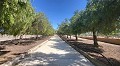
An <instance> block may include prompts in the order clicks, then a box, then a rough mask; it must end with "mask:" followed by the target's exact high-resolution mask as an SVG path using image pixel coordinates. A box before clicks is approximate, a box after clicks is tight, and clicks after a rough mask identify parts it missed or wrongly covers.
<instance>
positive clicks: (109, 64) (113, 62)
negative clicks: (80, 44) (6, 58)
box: [90, 54, 120, 66]
mask: <svg viewBox="0 0 120 66" xmlns="http://www.w3.org/2000/svg"><path fill="white" fill-rule="evenodd" d="M90 55H91V56H93V57H95V58H96V59H97V60H99V61H102V62H103V63H105V64H106V65H107V66H119V65H120V60H116V59H114V58H107V60H108V61H109V62H108V61H107V60H106V59H105V58H104V57H102V56H98V55H94V54H90Z"/></svg>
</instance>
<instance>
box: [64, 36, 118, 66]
mask: <svg viewBox="0 0 120 66" xmlns="http://www.w3.org/2000/svg"><path fill="white" fill-rule="evenodd" d="M62 39H63V40H65V41H66V42H67V43H68V44H70V45H72V46H75V47H77V48H79V49H80V50H83V51H84V52H87V53H89V55H90V56H92V57H94V58H95V59H97V60H99V61H101V62H103V63H105V64H106V65H107V66H119V65H120V60H116V59H114V58H106V57H105V56H104V57H103V56H102V55H101V54H102V53H103V52H104V50H103V49H101V48H96V47H94V45H93V44H87V43H83V42H81V41H75V40H72V41H70V40H69V39H67V38H65V37H62Z"/></svg>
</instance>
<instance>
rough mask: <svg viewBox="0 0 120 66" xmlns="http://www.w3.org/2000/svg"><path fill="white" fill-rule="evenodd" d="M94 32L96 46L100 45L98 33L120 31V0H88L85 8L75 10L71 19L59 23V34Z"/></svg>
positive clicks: (105, 33)
mask: <svg viewBox="0 0 120 66" xmlns="http://www.w3.org/2000/svg"><path fill="white" fill-rule="evenodd" d="M86 32H93V40H94V46H95V47H98V43H97V34H98V33H99V34H104V35H109V34H113V33H116V32H120V0H88V2H87V6H86V9H85V10H82V11H75V14H74V15H73V16H72V17H71V19H70V20H66V19H65V20H64V21H63V22H62V24H61V25H59V29H58V34H62V35H70V36H71V35H75V36H76V40H77V35H78V34H81V33H86Z"/></svg>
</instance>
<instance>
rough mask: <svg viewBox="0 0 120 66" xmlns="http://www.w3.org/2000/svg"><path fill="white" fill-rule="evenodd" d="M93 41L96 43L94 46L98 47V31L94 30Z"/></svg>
mask: <svg viewBox="0 0 120 66" xmlns="http://www.w3.org/2000/svg"><path fill="white" fill-rule="evenodd" d="M93 41H94V46H95V47H98V42H97V36H96V31H95V30H94V29H93Z"/></svg>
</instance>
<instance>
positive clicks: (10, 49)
mask: <svg viewBox="0 0 120 66" xmlns="http://www.w3.org/2000/svg"><path fill="white" fill-rule="evenodd" d="M49 38H50V37H49ZM49 38H48V37H44V38H39V39H38V40H35V39H27V40H26V39H25V40H22V41H21V43H20V44H19V43H17V44H16V41H18V40H16V41H13V42H12V43H11V42H4V43H2V44H1V45H0V46H4V47H5V48H4V49H3V50H1V51H0V64H2V63H4V62H6V61H8V60H11V59H12V58H14V57H16V56H18V55H20V54H23V53H26V52H27V51H28V50H29V49H31V48H33V47H35V46H36V45H38V44H40V43H42V42H44V41H45V40H47V39H49ZM28 40H30V42H29V41H28ZM26 41H27V42H26Z"/></svg>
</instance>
